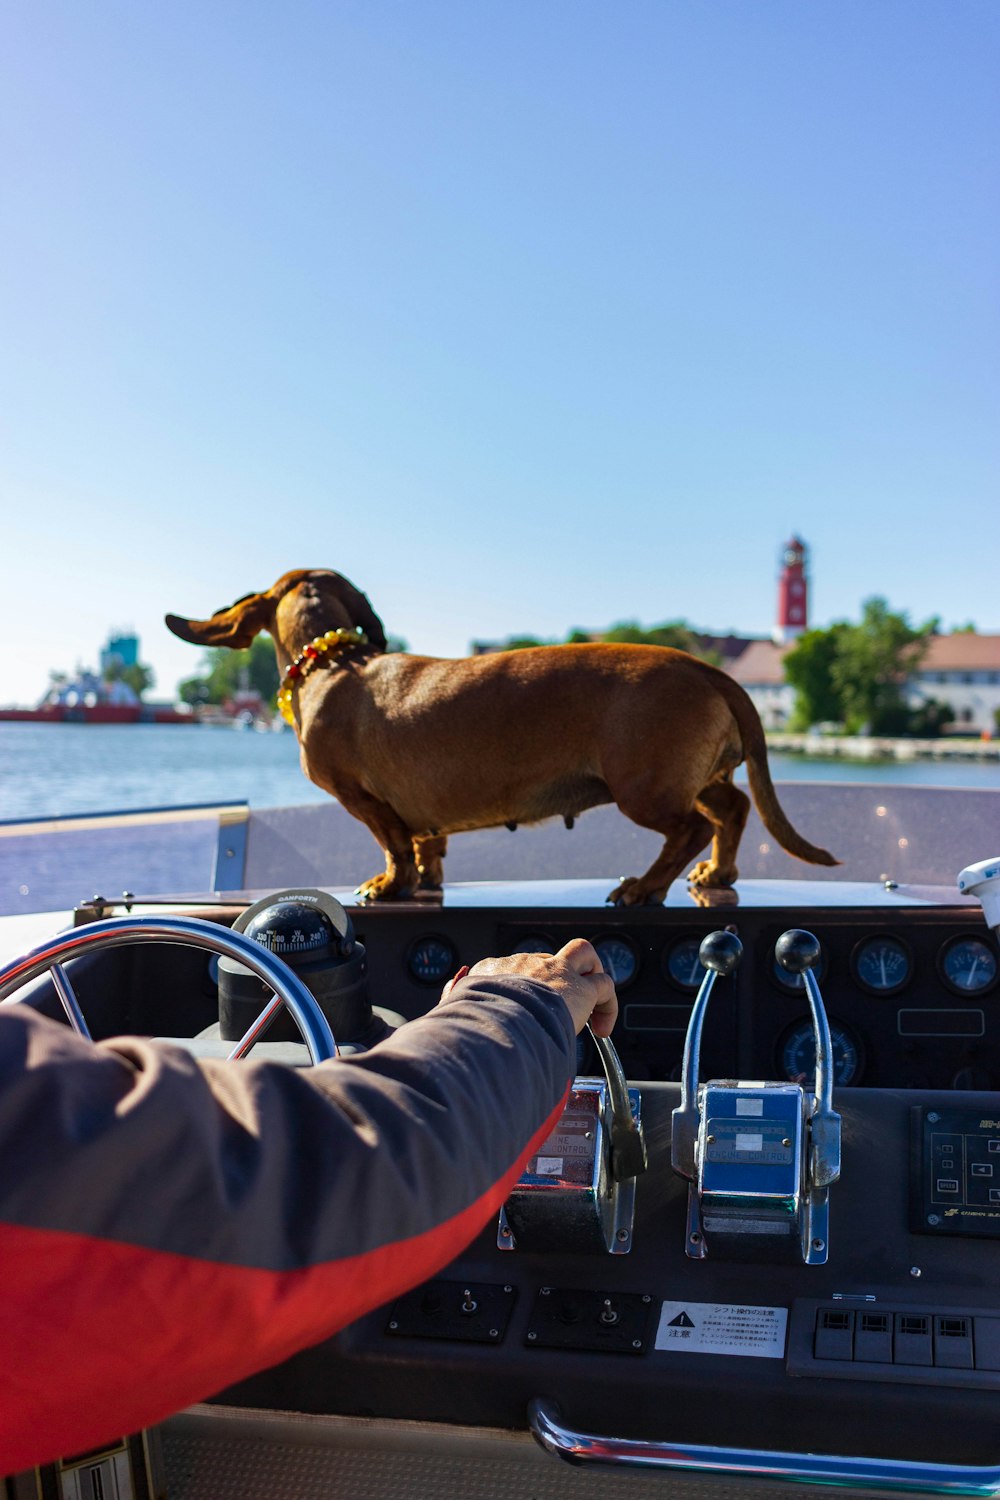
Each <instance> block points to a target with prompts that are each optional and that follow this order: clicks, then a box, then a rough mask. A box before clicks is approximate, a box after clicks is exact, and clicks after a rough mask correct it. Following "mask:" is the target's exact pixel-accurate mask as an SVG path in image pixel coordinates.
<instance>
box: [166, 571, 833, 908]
mask: <svg viewBox="0 0 1000 1500" xmlns="http://www.w3.org/2000/svg"><path fill="white" fill-rule="evenodd" d="M166 620H167V625H168V626H169V627H170V629H171V630H172V631H173V632H174V634H175V635H179V636H180V637H181V639H182V640H185V641H192V642H193V643H194V644H196V645H199V646H232V647H235V648H240V647H245V646H249V645H250V642H251V641H252V640H253V638H254V636H256V635H257V633H258V631H261V630H266V631H269V632H270V634H271V636H272V637H273V639H274V648H275V651H276V652H277V657H278V666H279V667H280V669H281V671H282V673H283V679H282V680H283V686H284V688H286V689H287V692H286V694H285V696H286V705H287V707H288V708H289V711H290V713H291V714H292V715H293V717H294V722H295V728H296V731H297V733H298V737H299V745H300V747H301V755H302V769H303V770H304V771H305V773H306V775H307V776H308V777H309V778H310V780H312V781H314V782H315V783H316V785H317V786H321V787H322V788H323V789H324V791H327V792H330V793H331V794H332V795H333V796H334V797H336V798H337V799H338V800H339V801H340V802H341V803H342V804H343V806H344V807H345V808H346V809H347V811H348V812H350V813H353V814H354V816H355V817H356V818H360V819H361V821H362V822H363V823H366V824H367V825H368V827H369V828H370V829H371V831H372V833H373V834H374V835H375V837H376V839H377V840H378V842H379V843H380V844H381V846H382V848H383V849H384V850H385V866H386V868H385V874H384V875H376V876H374V877H373V878H372V879H371V880H368V881H366V882H365V883H364V884H363V885H362V886H360V887H359V891H358V894H359V895H361V896H362V897H364V898H365V899H369V900H375V899H382V900H391V899H393V898H399V897H403V896H406V895H408V894H410V893H411V892H412V891H413V890H414V889H415V888H417V887H420V888H421V889H428V890H432V889H437V888H438V887H440V885H441V881H442V876H443V871H442V859H443V856H444V854H445V851H446V848H447V836H448V835H449V834H451V833H461V832H463V831H466V830H468V829H472V828H493V827H499V826H501V825H503V824H508V825H510V824H514V825H516V824H518V823H537V822H540V821H541V820H542V819H543V818H550V817H553V816H556V815H558V816H561V817H564V818H566V819H567V820H569V819H571V818H573V817H575V815H576V814H577V813H580V812H583V811H584V809H586V808H588V807H596V806H598V804H599V803H604V802H616V803H617V804H618V806H619V808H620V809H621V811H622V812H623V813H625V815H626V816H627V817H629V818H631V819H632V821H633V822H634V823H638V824H640V825H641V826H642V827H643V828H652V829H655V830H656V832H658V833H661V834H662V835H663V838H664V844H663V849H662V851H661V853H660V854H659V856H658V857H657V858H656V859H655V860H654V861H653V864H652V865H651V866H650V868H649V869H648V870H647V871H646V873H645V874H644V875H639V876H632V877H629V878H628V879H626V880H623V881H622V882H621V884H620V885H618V886H616V887H615V889H614V890H613V891H612V892H611V894H610V895H609V897H608V900H609V901H612V902H615V903H617V904H619V905H622V906H633V905H637V904H639V903H642V902H660V901H662V900H663V898H664V896H665V895H666V893H667V890H668V888H669V886H670V884H671V882H672V881H673V880H675V879H676V877H677V876H678V875H680V874H681V872H682V871H683V870H684V869H685V868H686V866H687V865H688V864H689V863H690V861H691V860H692V859H693V858H694V856H695V855H696V854H697V853H698V851H699V850H700V849H703V848H704V847H705V845H706V844H708V843H709V841H711V845H712V848H711V855H710V857H709V858H708V859H707V860H703V861H702V862H701V863H700V864H697V865H696V866H695V867H694V869H693V870H692V871H691V873H690V874H689V876H688V879H689V881H691V883H692V884H694V885H697V886H723V887H725V886H730V885H731V884H732V883H733V881H734V880H735V879H736V875H737V870H736V851H737V848H738V846H739V842H740V837H741V835H742V833H743V828H744V825H745V823H746V820H747V814H748V811H749V801H748V799H747V797H746V796H745V795H744V793H743V792H741V791H740V790H739V788H737V787H735V786H734V785H733V782H732V775H733V772H734V770H735V769H736V767H737V766H738V765H739V764H740V762H741V761H743V760H744V759H745V760H746V763H747V770H748V774H749V780H750V790H751V792H752V793H753V799H754V802H755V804H756V807H757V811H758V812H759V814H760V817H761V819H762V821H763V823H764V824H765V826H766V827H767V828H768V829H769V831H770V832H771V834H772V835H773V836H774V838H776V839H777V841H778V843H779V844H780V845H781V847H782V848H783V849H785V850H787V852H788V853H789V854H794V855H797V857H798V858H799V859H803V860H808V861H809V862H810V863H812V864H817V865H835V864H837V862H838V861H837V860H835V859H834V857H833V856H832V855H831V854H828V853H827V851H826V850H825V849H817V848H816V847H815V846H814V845H812V844H809V843H807V842H806V840H805V839H804V838H802V837H801V835H800V834H798V833H797V832H796V831H795V829H794V828H793V827H792V825H791V823H790V822H789V821H788V819H787V818H786V816H785V814H784V813H783V812H782V810H781V807H780V805H779V803H778V799H777V796H776V795H775V791H774V786H773V783H772V781H771V777H770V774H769V772H768V768H767V751H766V746H765V742H764V732H763V729H762V728H761V723H760V719H759V717H758V715H757V710H756V709H755V708H754V706H753V704H752V702H751V701H750V699H749V698H748V697H747V695H746V693H745V692H744V691H743V689H742V688H741V687H740V686H739V685H738V684H737V683H735V682H734V681H733V680H732V678H730V677H727V675H726V674H725V672H720V671H718V670H717V669H716V668H715V667H711V666H709V665H708V663H707V662H703V661H699V660H698V659H697V658H696V657H694V656H689V655H687V653H686V652H683V651H673V650H670V649H669V648H667V647H663V646H617V645H578V646H539V647H536V648H534V649H529V650H523V651H505V652H499V653H497V654H495V655H489V656H474V657H470V658H468V659H467V660H462V661H450V660H440V659H437V658H434V657H429V656H409V655H405V654H403V653H397V652H392V653H387V652H386V649H385V647H386V640H385V632H384V630H383V628H382V622H381V620H380V619H379V618H378V616H377V615H376V614H375V612H374V610H373V609H372V607H371V605H370V604H369V602H368V600H367V598H366V597H365V595H364V594H362V593H361V592H360V591H359V590H358V589H356V588H355V587H354V585H353V584H351V583H349V582H348V580H347V579H346V578H342V577H341V575H340V574H339V573H332V572H328V571H326V570H325V569H318V568H317V569H313V568H309V569H303V570H301V571H298V572H294V573H286V574H285V575H284V577H283V578H279V579H278V581H277V583H276V584H275V585H274V587H273V588H270V589H268V590H267V591H266V593H263V594H247V595H246V597H245V598H243V599H238V600H237V601H236V603H235V604H233V605H231V606H230V607H229V608H228V609H220V610H218V611H217V612H216V614H214V615H213V616H212V618H211V619H210V620H185V619H181V618H179V617H178V616H177V615H167V617H166ZM338 630H339V631H340V637H339V638H338V637H337V635H336V632H337V631H338ZM357 631H360V632H362V633H363V634H362V635H361V636H358V635H355V634H353V632H357ZM328 632H329V635H328V634H327V633H328ZM349 632H350V633H351V634H349ZM317 648H318V649H317ZM310 653H311V654H310ZM289 669H291V670H289Z"/></svg>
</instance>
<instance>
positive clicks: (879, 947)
mask: <svg viewBox="0 0 1000 1500" xmlns="http://www.w3.org/2000/svg"><path fill="white" fill-rule="evenodd" d="M851 967H852V968H853V970H854V977H855V979H856V980H857V981H858V983H859V984H860V985H861V987H862V989H866V990H867V991H868V992H869V994H872V995H894V994H895V993H896V991H897V990H901V989H902V988H903V985H904V984H906V983H907V982H908V981H909V980H910V978H911V977H912V974H913V959H912V958H911V956H910V950H909V948H908V947H907V946H906V944H905V943H904V942H903V941H902V940H901V939H900V938H894V937H870V938H865V939H864V941H863V942H861V943H859V944H858V946H857V947H856V948H855V950H854V953H853V954H852V955H851Z"/></svg>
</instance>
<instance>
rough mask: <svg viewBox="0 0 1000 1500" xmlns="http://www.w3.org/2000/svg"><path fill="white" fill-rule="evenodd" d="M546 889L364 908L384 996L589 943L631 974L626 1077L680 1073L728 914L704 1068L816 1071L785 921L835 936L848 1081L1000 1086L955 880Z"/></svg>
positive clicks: (993, 999) (623, 993) (996, 1007)
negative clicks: (670, 892)
mask: <svg viewBox="0 0 1000 1500" xmlns="http://www.w3.org/2000/svg"><path fill="white" fill-rule="evenodd" d="M541 884H542V885H543V886H544V889H543V890H539V889H538V884H537V883H532V884H531V885H530V886H524V885H521V886H517V885H513V886H509V887H494V886H479V887H476V886H467V887H459V888H450V889H449V890H448V891H447V892H446V896H445V899H444V900H443V901H441V902H436V901H429V902H425V901H415V902H409V903H406V904H400V905H398V906H392V907H388V906H387V907H381V908H379V907H371V908H353V909H352V918H353V920H354V923H355V927H356V931H357V935H358V937H359V938H360V939H361V941H362V942H364V943H365V945H366V948H367V951H368V955H369V964H370V968H371V974H372V988H373V995H374V997H375V999H376V1003H383V1004H387V1005H390V1006H391V1007H392V1008H393V1009H396V1010H399V1011H401V1012H402V1013H403V1014H404V1015H407V1016H413V1015H416V1014H419V1013H420V1012H421V1011H423V1010H425V1009H426V1008H427V1006H428V1004H429V1003H430V1002H431V1000H432V998H433V996H434V994H435V986H437V987H440V985H441V984H442V983H443V982H444V980H445V979H447V978H449V977H450V975H451V974H453V973H454V972H455V970H456V969H457V968H458V966H459V965H460V964H471V963H474V962H475V960H476V959H477V958H481V957H483V956H485V955H487V954H497V953H511V952H514V951H516V950H517V949H518V948H520V947H534V946H537V947H540V948H547V949H549V950H550V951H551V950H552V949H553V948H558V947H560V946H561V945H562V944H563V943H565V942H566V941H568V940H569V939H570V938H571V937H585V938H588V939H589V940H591V941H592V942H594V943H595V944H596V945H597V947H598V951H599V952H600V954H601V957H602V960H603V962H604V964H605V967H606V968H607V969H609V970H610V971H611V972H612V973H613V974H614V976H615V979H616V983H617V987H618V994H619V1002H620V1006H621V1019H620V1021H619V1024H618V1029H617V1032H616V1036H615V1041H616V1044H617V1046H618V1049H619V1051H620V1053H621V1055H622V1061H623V1063H624V1064H625V1069H626V1072H627V1073H628V1075H629V1077H631V1078H634V1079H638V1080H641V1079H650V1080H661V1081H664V1080H676V1079H677V1078H679V1076H680V1073H679V1068H680V1060H681V1054H682V1048H683V1039H684V1033H685V1030H686V1027H687V1022H688V1017H689V1015H690V1009H691V1003H692V1000H693V998H694V995H695V992H696V990H697V987H698V983H699V981H700V979H701V977H702V973H703V971H702V970H701V967H700V964H699V962H698V957H697V950H698V946H699V944H700V943H701V941H702V939H703V938H704V937H705V936H706V935H707V934H708V933H709V932H712V931H715V930H717V929H718V928H719V927H720V926H726V927H729V928H730V929H731V930H732V931H734V932H735V933H736V934H737V936H738V937H739V939H740V941H741V943H742V945H743V957H742V960H741V963H740V966H739V968H738V970H737V972H736V974H735V975H734V976H732V977H730V978H728V979H724V980H720V982H719V984H718V985H717V986H716V990H715V993H714V995H713V999H712V1003H711V1006H710V1009H709V1014H708V1021H707V1025H706V1033H705V1039H704V1057H705V1063H706V1068H707V1070H708V1071H709V1072H710V1073H712V1074H716V1075H729V1074H731V1073H733V1072H737V1073H738V1074H739V1075H740V1076H741V1077H745V1078H786V1077H787V1078H790V1079H797V1078H799V1077H801V1076H802V1074H803V1072H809V1071H811V1065H810V1062H809V1039H808V1035H807V1029H806V1030H804V1029H803V1028H804V1027H805V1026H806V1017H807V1008H806V1003H805V997H804V992H803V990H802V988H801V981H799V982H798V983H797V984H796V983H795V982H793V981H792V977H791V976H790V975H788V974H787V973H786V972H785V971H784V970H783V969H781V968H780V966H779V965H777V963H776V962H775V958H774V948H775V943H776V942H777V940H778V938H779V937H780V936H781V934H782V933H783V932H785V931H787V930H788V929H789V928H793V927H804V928H806V929H807V930H809V931H811V932H813V933H814V934H815V936H816V937H817V938H818V939H819V941H820V944H821V958H820V963H819V968H818V974H819V980H820V988H821V990H822V993H823V998H824V1000H825V1002H826V1007H827V1010H828V1012H829V1015H830V1022H831V1026H832V1028H833V1039H834V1053H835V1063H836V1072H837V1078H836V1081H837V1083H838V1084H840V1085H853V1086H858V1085H862V1086H875V1087H882V1088H945V1089H947V1088H956V1089H970V1088H978V1089H988V1088H993V1087H995V1086H997V1085H998V1084H1000V986H998V975H1000V964H998V959H997V951H996V943H995V940H994V938H993V937H992V935H991V934H990V933H989V931H988V930H987V928H986V926H985V923H984V921H983V916H982V912H981V910H980V908H979V906H978V905H977V904H974V903H971V902H963V901H962V900H961V898H958V897H955V896H953V895H952V893H950V892H946V891H939V890H934V889H932V888H921V889H916V888H914V889H909V890H905V889H898V888H897V889H894V890H886V889H884V888H881V887H877V886H866V885H862V884H860V883H850V884H848V883H845V884H844V885H831V884H827V883H823V884H820V883H810V882H791V881H774V882H768V881H747V882H745V883H742V884H741V886H740V889H739V895H738V900H733V899H732V898H733V895H734V893H731V892H719V893H715V903H714V904H713V905H712V906H704V907H702V906H699V905H694V904H693V903H692V901H691V899H690V897H689V896H682V897H680V898H677V899H675V900H674V901H672V902H669V903H668V904H666V905H664V906H662V907H639V908H632V909H625V910H621V909H616V908H611V907H605V906H602V905H601V904H600V903H599V901H597V900H596V899H595V895H596V891H597V890H598V889H600V888H602V887H603V883H602V882H577V883H572V884H567V883H566V882H555V881H553V882H543V883H541ZM592 886H593V888H594V889H593V890H591V887H592ZM529 893H530V895H529ZM344 894H345V896H346V893H344ZM526 896H528V900H527V901H526V899H525V898H526ZM720 897H721V898H723V899H719V898H720ZM539 898H541V899H539ZM588 898H589V899H588ZM942 901H946V902H947V903H948V904H941V903H942ZM518 902H519V903H521V904H517V903H518ZM485 903H489V904H485ZM384 997H388V998H384Z"/></svg>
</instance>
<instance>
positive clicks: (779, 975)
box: [771, 948, 826, 995]
mask: <svg viewBox="0 0 1000 1500" xmlns="http://www.w3.org/2000/svg"><path fill="white" fill-rule="evenodd" d="M812 971H813V973H814V974H815V976H816V981H817V983H821V982H822V980H823V977H824V975H825V974H826V950H825V949H824V948H820V950H819V957H818V958H817V960H816V962H815V963H814V964H813V966H812ZM771 973H772V974H773V976H774V978H775V980H776V981H777V983H778V984H779V985H780V986H781V988H782V989H783V990H788V991H789V992H790V993H791V994H793V995H795V994H798V995H801V994H802V992H803V991H804V989H805V980H804V979H803V978H802V975H801V974H793V973H792V972H791V970H789V969H786V968H785V966H784V964H779V962H778V956H777V954H776V953H775V952H774V950H773V949H772V951H771Z"/></svg>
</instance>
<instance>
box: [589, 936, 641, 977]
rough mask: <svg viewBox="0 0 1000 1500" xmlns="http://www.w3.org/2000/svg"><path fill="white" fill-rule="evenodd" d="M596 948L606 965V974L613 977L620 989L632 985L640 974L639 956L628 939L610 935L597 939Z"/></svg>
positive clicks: (595, 941)
mask: <svg viewBox="0 0 1000 1500" xmlns="http://www.w3.org/2000/svg"><path fill="white" fill-rule="evenodd" d="M594 947H595V948H596V949H597V954H598V957H599V958H600V960H601V963H602V964H603V965H604V972H605V973H606V974H610V975H611V978H612V979H613V980H614V982H615V985H616V986H617V988H618V989H624V987H625V986H626V985H627V984H631V983H632V981H633V979H634V978H635V976H636V975H637V974H638V972H639V954H638V953H637V951H636V949H635V948H634V947H633V946H632V944H631V942H629V940H628V938H623V937H618V936H617V935H612V934H611V933H608V934H606V935H605V936H604V937H599V938H595V939H594Z"/></svg>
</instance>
